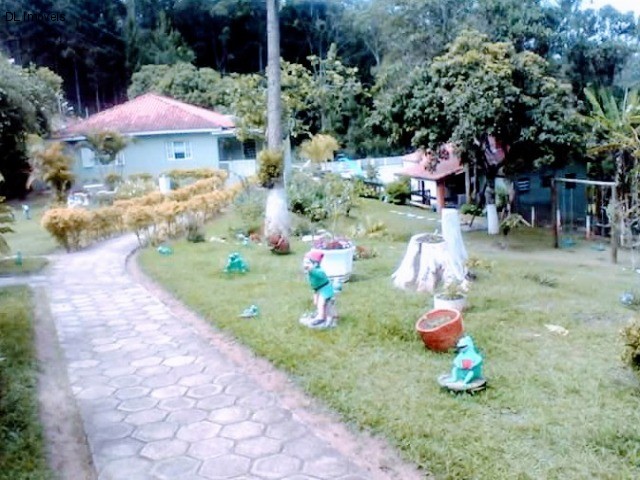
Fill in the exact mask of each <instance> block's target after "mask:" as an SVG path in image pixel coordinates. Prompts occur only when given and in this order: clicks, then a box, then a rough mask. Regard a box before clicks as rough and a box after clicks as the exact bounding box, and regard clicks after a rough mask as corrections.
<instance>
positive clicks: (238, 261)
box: [224, 252, 249, 273]
mask: <svg viewBox="0 0 640 480" xmlns="http://www.w3.org/2000/svg"><path fill="white" fill-rule="evenodd" d="M248 271H249V266H248V265H247V263H246V262H245V261H244V260H243V259H242V257H241V256H240V254H239V253H238V252H233V253H232V254H230V255H229V259H228V260H227V266H226V267H224V272H225V273H232V272H239V273H245V272H248Z"/></svg>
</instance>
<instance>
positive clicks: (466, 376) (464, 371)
mask: <svg viewBox="0 0 640 480" xmlns="http://www.w3.org/2000/svg"><path fill="white" fill-rule="evenodd" d="M482 364H483V359H482V356H481V355H480V354H479V353H478V351H477V350H476V347H475V345H474V343H473V340H472V339H471V337H470V336H469V335H465V336H463V337H461V338H460V339H459V340H458V343H457V344H456V357H455V358H454V359H453V368H452V369H451V373H450V374H448V375H447V374H445V375H441V376H440V377H439V378H438V383H440V385H442V386H443V387H445V388H448V389H449V390H454V391H477V390H481V389H483V388H484V387H485V386H486V383H487V381H486V380H485V378H484V377H483V376H482Z"/></svg>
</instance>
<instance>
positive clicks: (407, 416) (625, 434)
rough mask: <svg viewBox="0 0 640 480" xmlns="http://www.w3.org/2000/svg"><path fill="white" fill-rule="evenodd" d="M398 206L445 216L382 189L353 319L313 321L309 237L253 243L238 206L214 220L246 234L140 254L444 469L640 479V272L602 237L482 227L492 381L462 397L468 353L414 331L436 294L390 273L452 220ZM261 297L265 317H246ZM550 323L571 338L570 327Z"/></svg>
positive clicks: (479, 293) (480, 324)
mask: <svg viewBox="0 0 640 480" xmlns="http://www.w3.org/2000/svg"><path fill="white" fill-rule="evenodd" d="M392 210H395V211H400V210H402V211H404V212H411V213H413V214H419V215H425V216H428V217H429V218H431V219H433V218H435V215H433V214H431V213H425V212H424V211H421V210H418V209H414V208H408V207H396V206H390V205H386V204H382V203H380V202H376V201H365V202H364V203H363V206H362V207H361V208H360V209H358V210H357V211H356V212H354V215H355V216H358V218H359V219H363V218H364V217H365V216H369V217H370V218H375V220H382V221H384V222H385V223H386V224H387V225H388V227H389V229H390V232H391V235H390V238H391V240H381V239H377V240H373V239H360V240H359V244H361V245H365V246H369V247H373V248H375V249H376V250H377V251H378V253H379V256H378V257H376V258H373V259H370V260H361V261H358V262H356V263H355V274H354V276H353V278H352V281H351V282H349V283H348V284H346V285H345V288H344V291H343V292H342V294H341V295H340V297H339V299H338V302H339V309H340V316H341V321H340V325H339V327H338V328H337V329H335V330H331V331H312V330H308V329H306V328H304V327H301V326H300V325H298V322H297V320H298V317H299V316H300V314H301V313H302V312H303V311H305V310H309V309H310V308H311V306H312V305H311V294H310V291H309V290H308V287H307V285H306V282H305V279H304V276H303V273H302V269H301V261H302V256H303V254H304V253H305V251H306V250H307V248H308V247H307V245H305V244H303V243H301V242H298V241H296V242H294V243H293V245H292V247H293V249H294V254H293V255H289V256H283V257H281V256H274V255H272V254H270V253H269V252H268V250H266V248H265V247H260V246H249V247H243V246H241V245H237V244H236V243H235V242H234V241H233V240H232V239H233V236H232V235H230V234H229V230H230V228H233V227H240V226H241V224H240V223H239V220H238V219H237V218H235V217H234V216H233V215H227V216H225V217H222V218H220V219H219V220H218V221H217V222H215V223H214V224H213V225H211V226H210V227H209V229H208V232H207V238H209V237H210V236H212V235H216V236H218V237H220V236H226V237H228V238H229V239H231V240H230V241H229V242H228V243H226V244H225V243H215V242H212V243H201V244H192V243H187V242H186V241H176V242H174V243H173V244H172V246H173V248H174V254H173V255H171V256H162V255H159V254H158V253H157V252H156V251H155V250H154V249H147V250H145V251H143V253H142V255H141V257H140V261H141V264H142V266H143V268H144V270H145V271H147V272H148V273H149V274H150V275H151V276H152V277H154V278H156V279H157V280H158V281H160V282H161V283H162V284H164V285H165V286H166V287H167V288H168V289H169V290H171V291H173V292H174V293H175V294H176V295H177V296H178V297H179V298H181V299H182V300H183V301H184V302H186V303H187V304H188V305H190V306H191V307H193V308H194V309H195V310H196V311H198V312H199V313H201V314H202V315H203V316H204V317H205V318H207V319H209V320H210V321H211V322H212V323H213V324H215V325H216V326H218V327H219V328H221V329H223V330H225V331H227V332H229V333H230V334H231V335H233V336H235V337H237V338H238V339H239V340H240V341H242V342H243V343H245V344H246V345H248V346H250V347H251V348H252V349H253V350H254V351H255V352H256V353H258V354H259V355H261V356H264V357H266V358H268V359H270V360H271V361H272V362H273V363H274V364H275V365H277V366H278V367H280V368H282V369H284V370H285V371H287V372H289V373H290V374H291V375H292V377H293V378H294V379H296V380H297V382H298V383H299V384H300V385H301V386H302V387H303V388H304V389H306V390H307V391H308V392H309V393H310V394H312V395H314V396H317V397H318V398H320V399H322V400H323V402H324V403H325V404H327V405H329V406H330V407H331V408H333V409H334V410H335V411H337V412H338V413H339V414H340V415H341V416H342V418H343V419H344V421H346V422H349V423H351V424H353V425H356V426H358V427H360V428H362V429H367V430H371V431H374V432H377V433H380V434H382V435H383V436H385V437H387V438H388V439H389V441H390V442H391V443H392V444H394V445H395V446H396V447H397V448H398V449H399V450H400V451H401V452H402V453H403V454H404V456H405V458H407V459H408V460H410V461H412V462H414V463H416V464H418V465H420V466H421V467H423V468H425V469H427V470H429V471H431V472H433V473H434V474H435V475H436V476H437V477H438V478H451V479H460V478H478V479H513V478H523V479H524V478H535V479H541V478H563V479H584V478H599V479H602V478H604V479H606V478H611V479H614V478H615V479H619V478H639V477H640V433H639V431H638V428H637V425H638V424H639V423H640V408H638V407H639V406H640V405H639V403H640V402H639V399H640V396H639V395H638V394H639V393H640V389H639V383H638V381H637V379H636V377H635V376H634V375H633V374H632V373H631V372H630V371H628V370H627V369H626V368H625V367H624V366H623V365H622V364H621V362H620V360H619V356H620V353H621V349H622V343H621V341H620V338H619V333H618V332H619V329H620V327H621V326H622V324H623V323H624V321H625V320H626V319H627V318H628V317H629V316H630V315H631V314H632V312H631V311H630V310H627V309H625V308H624V307H623V306H621V305H620V304H619V302H618V297H619V295H620V293H622V292H623V291H624V290H626V289H633V287H634V286H635V285H637V282H638V280H639V279H640V277H638V275H637V274H635V273H633V272H632V271H631V270H630V269H626V270H625V269H623V268H622V266H612V265H610V264H609V263H608V257H609V254H608V252H607V251H604V252H600V251H596V250H594V249H592V248H590V245H589V244H583V245H578V246H577V247H576V248H575V249H573V250H571V251H568V250H553V249H551V248H550V245H551V244H552V242H551V238H550V236H549V234H548V233H547V232H544V231H541V230H533V231H531V230H526V231H525V230H523V231H516V232H514V234H512V235H510V236H509V237H508V238H507V239H506V245H505V242H504V239H502V238H490V237H488V236H487V235H486V234H484V233H482V232H477V233H473V234H466V236H465V241H466V246H467V250H468V251H469V254H470V255H471V256H473V257H477V258H479V259H480V260H481V265H482V267H481V268H480V269H479V270H478V272H477V273H478V278H477V280H476V282H475V283H474V284H473V286H472V289H471V291H470V295H469V302H470V304H471V307H470V309H469V310H468V311H466V312H465V314H464V319H465V326H466V329H467V331H468V332H469V333H470V334H471V335H473V337H474V339H475V341H476V344H477V345H478V347H479V348H480V349H481V351H482V352H483V353H484V355H485V364H486V368H485V373H486V376H487V377H488V380H489V389H488V390H487V391H485V392H483V393H481V394H478V395H476V396H464V395H463V396H454V395H451V394H448V393H445V392H443V391H441V390H440V389H439V387H438V385H437V383H436V378H437V376H438V375H439V374H441V373H445V372H448V371H449V369H450V366H451V361H452V357H453V356H452V355H451V354H436V353H432V352H430V351H427V350H425V349H424V347H423V345H422V343H421V341H420V339H419V337H418V336H417V335H416V333H415V331H414V324H415V322H416V320H417V318H418V317H419V316H420V315H421V314H422V313H423V312H424V311H425V310H426V309H428V308H429V307H430V305H431V298H430V297H428V296H425V295H423V294H416V293H411V292H405V291H401V290H397V289H395V288H394V287H393V286H392V284H391V279H390V275H391V273H393V271H394V270H395V268H396V267H397V265H398V264H399V262H400V260H401V259H402V257H403V255H404V252H405V249H406V245H407V243H406V240H407V239H408V238H409V236H410V235H411V234H412V233H418V232H421V231H433V230H435V229H436V228H437V226H438V224H437V223H436V222H435V221H433V220H427V219H422V220H420V219H416V218H407V217H406V216H400V215H397V214H395V213H392V212H391V211H392ZM356 222H357V220H351V224H353V223H356ZM505 247H506V248H505ZM233 251H240V252H241V253H242V255H243V256H244V257H245V259H246V260H247V261H248V263H249V265H250V268H251V271H250V273H248V274H245V275H238V276H231V275H228V274H224V273H222V269H223V267H224V266H225V263H226V259H227V256H228V255H229V253H231V252H233ZM623 262H624V259H623ZM623 262H621V264H623V265H624V263H623ZM548 284H552V285H553V284H555V286H547V285H548ZM253 303H255V304H257V305H258V306H259V308H260V311H261V315H260V316H259V317H258V318H255V319H250V320H246V319H240V318H238V314H239V313H240V312H241V311H242V310H243V309H244V308H245V307H247V306H248V305H250V304H253ZM545 324H557V325H561V326H563V327H565V328H567V329H568V330H569V335H568V336H565V337H563V336H557V335H554V334H552V333H550V332H549V331H548V330H547V329H546V328H545V326H544V325H545Z"/></svg>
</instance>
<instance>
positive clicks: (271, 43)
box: [264, 0, 291, 253]
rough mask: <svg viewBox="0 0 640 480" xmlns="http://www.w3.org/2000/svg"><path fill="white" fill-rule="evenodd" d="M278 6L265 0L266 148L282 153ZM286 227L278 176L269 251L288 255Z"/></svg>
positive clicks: (270, 209) (268, 226)
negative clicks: (270, 249)
mask: <svg viewBox="0 0 640 480" xmlns="http://www.w3.org/2000/svg"><path fill="white" fill-rule="evenodd" d="M279 4H280V2H279V0H267V59H268V60H267V148H268V149H269V150H276V151H279V152H282V100H281V92H280V25H279V16H278V7H279ZM282 153H284V152H282ZM283 162H284V158H283ZM290 227H291V226H290V220H289V211H288V207H287V192H286V190H285V188H284V179H283V178H282V177H281V178H279V179H276V181H275V186H274V188H273V189H271V191H270V192H269V195H268V197H267V204H266V209H265V228H264V229H265V235H266V236H267V241H268V243H269V245H270V246H271V248H272V251H277V252H278V253H288V252H289V232H290Z"/></svg>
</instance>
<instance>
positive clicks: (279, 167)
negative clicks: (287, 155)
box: [258, 150, 284, 188]
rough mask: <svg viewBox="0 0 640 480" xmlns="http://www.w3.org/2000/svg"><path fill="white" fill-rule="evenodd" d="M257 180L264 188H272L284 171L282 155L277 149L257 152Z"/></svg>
mask: <svg viewBox="0 0 640 480" xmlns="http://www.w3.org/2000/svg"><path fill="white" fill-rule="evenodd" d="M258 165H259V166H258V182H259V183H260V185H262V186H263V187H265V188H273V186H274V185H275V182H276V181H277V180H278V179H279V178H281V177H282V172H283V171H284V155H283V154H282V152H281V151H279V150H262V151H261V152H260V153H259V154H258Z"/></svg>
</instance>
